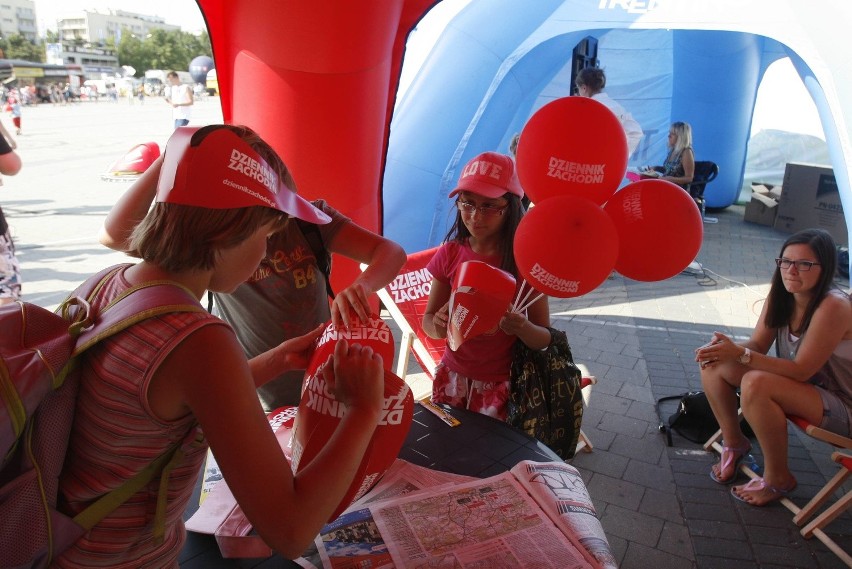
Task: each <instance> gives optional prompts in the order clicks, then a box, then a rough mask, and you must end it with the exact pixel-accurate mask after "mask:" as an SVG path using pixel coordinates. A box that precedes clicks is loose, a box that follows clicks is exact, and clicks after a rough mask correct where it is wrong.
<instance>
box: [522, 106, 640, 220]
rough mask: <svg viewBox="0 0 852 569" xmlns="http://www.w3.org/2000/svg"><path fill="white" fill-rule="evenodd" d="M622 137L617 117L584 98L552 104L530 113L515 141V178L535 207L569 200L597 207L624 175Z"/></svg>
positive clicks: (625, 160) (624, 146) (624, 155)
mask: <svg viewBox="0 0 852 569" xmlns="http://www.w3.org/2000/svg"><path fill="white" fill-rule="evenodd" d="M627 157H628V156H627V136H626V135H625V134H624V128H622V126H621V122H620V121H619V120H618V117H616V116H615V114H613V112H612V111H610V110H609V109H608V108H607V107H606V106H604V105H603V104H602V103H599V102H597V101H595V100H593V99H589V98H587V97H564V98H562V99H556V100H555V101H552V102H550V103H548V104H546V105H544V106H543V107H542V108H540V109H539V110H538V111H536V112H535V114H533V116H532V117H530V120H529V121H528V122H527V124H526V125H525V126H524V128H523V130H522V131H521V138H520V140H519V141H518V155H517V164H518V177H519V178H520V181H521V185H522V186H523V188H524V191H525V192H526V194H527V195H528V196H529V198H530V200H532V201H533V202H534V203H536V204H539V203H541V202H542V201H544V200H546V199H549V198H552V197H554V196H559V195H566V194H570V195H575V196H579V197H583V198H586V199H588V200H591V201H593V202H594V203H596V204H598V205H602V204H603V203H604V202H605V201H606V200H607V199H609V198H610V196H612V194H613V193H614V192H615V190H616V189H617V188H618V186H619V185H620V184H621V181H622V180H623V179H624V173H625V172H626V171H627Z"/></svg>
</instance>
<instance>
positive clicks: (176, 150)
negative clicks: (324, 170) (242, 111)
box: [156, 127, 331, 224]
mask: <svg viewBox="0 0 852 569" xmlns="http://www.w3.org/2000/svg"><path fill="white" fill-rule="evenodd" d="M206 128H209V127H206ZM199 130H200V129H199V128H195V127H180V128H177V129H175V132H174V133H173V134H172V136H171V138H169V142H168V143H167V144H166V150H165V152H164V159H163V166H162V169H161V170H160V179H159V181H158V183H157V198H156V199H157V201H158V202H166V203H175V204H182V205H191V206H197V207H205V208H210V209H231V208H240V207H251V206H264V207H269V208H272V209H277V210H279V211H283V212H285V213H288V214H290V215H292V216H295V217H298V218H299V219H304V220H305V221H309V222H311V223H317V224H323V223H328V222H329V221H331V218H330V217H329V216H328V215H326V214H325V212H322V211H320V210H319V209H317V208H315V207H314V206H313V205H312V204H311V203H310V202H308V201H307V200H305V199H304V198H302V197H301V196H299V195H297V194H296V192H294V191H293V190H292V189H291V188H289V187H287V185H286V184H284V182H283V181H282V180H280V179H279V177H278V175H277V174H276V172H275V170H274V169H273V168H272V167H271V166H270V165H269V164H268V163H267V162H266V160H264V159H263V158H262V157H261V156H260V155H259V154H258V153H257V151H255V150H254V149H253V148H252V147H251V146H250V145H249V144H248V143H246V142H245V141H244V140H243V139H242V138H240V136H239V135H237V133H235V132H234V131H233V130H231V129H229V128H224V127H223V128H217V129H213V130H211V131H210V132H209V133H207V135H206V136H205V137H204V138H203V140H201V141H200V142H198V143H197V144H196V145H195V146H193V145H192V144H191V141H192V137H193V136H194V135H195V133H197V132H198V131H199Z"/></svg>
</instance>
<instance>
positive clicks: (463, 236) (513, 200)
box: [444, 192, 525, 278]
mask: <svg viewBox="0 0 852 569" xmlns="http://www.w3.org/2000/svg"><path fill="white" fill-rule="evenodd" d="M503 197H504V198H505V199H506V200H508V202H509V204H508V205H507V206H506V211H505V212H504V213H503V215H504V216H506V223H504V224H503V228H502V229H501V232H500V233H501V235H500V267H499V268H501V269H503V270H504V271H507V272H509V273H511V274H512V275H514V276H515V278H517V276H518V266H517V265H516V264H515V251H514V246H513V245H514V242H515V230H516V229H517V228H518V224H519V223H520V222H521V218H522V217H524V211H525V210H524V206H523V204H521V198H519V197H518V196H516V195H515V194H511V193H508V192H506V193H505V194H503ZM469 238H470V231H468V230H467V227H465V224H464V221H463V220H462V216H461V212H460V211H459V209H458V207H456V220H455V222H454V223H453V225H452V227H450V230H449V231H448V232H447V236H446V237H444V243H449V242H451V241H455V242H456V243H461V244H464V243H467V240H468V239H469Z"/></svg>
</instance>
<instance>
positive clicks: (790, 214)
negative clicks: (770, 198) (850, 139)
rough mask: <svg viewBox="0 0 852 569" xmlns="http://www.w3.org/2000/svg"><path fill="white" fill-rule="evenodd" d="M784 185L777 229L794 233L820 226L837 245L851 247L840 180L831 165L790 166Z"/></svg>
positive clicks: (776, 223) (776, 218) (785, 174)
mask: <svg viewBox="0 0 852 569" xmlns="http://www.w3.org/2000/svg"><path fill="white" fill-rule="evenodd" d="M782 185H783V187H784V191H783V192H781V198H780V199H779V200H778V214H777V215H776V217H775V229H778V230H781V231H785V232H787V233H795V232H796V231H801V230H802V229H808V228H811V227H818V228H821V229H825V230H826V231H828V232H829V233H830V234H831V236H832V237H834V240H835V241H836V242H837V244H838V245H848V244H849V235H848V232H847V229H846V218H845V217H844V216H843V206H842V205H841V203H840V193H839V192H838V190H837V180H836V179H835V178H834V171H833V170H832V169H831V168H830V167H829V166H819V165H815V164H797V163H789V164H787V168H786V170H785V171H784V183H783V184H782Z"/></svg>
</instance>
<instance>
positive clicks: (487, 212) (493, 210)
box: [456, 200, 509, 217]
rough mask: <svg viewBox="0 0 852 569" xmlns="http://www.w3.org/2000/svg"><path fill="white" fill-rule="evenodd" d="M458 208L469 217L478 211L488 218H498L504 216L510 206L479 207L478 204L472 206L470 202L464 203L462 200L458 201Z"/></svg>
mask: <svg viewBox="0 0 852 569" xmlns="http://www.w3.org/2000/svg"><path fill="white" fill-rule="evenodd" d="M456 207H457V208H459V211H460V212H462V213H466V214H467V215H473V214H474V213H476V212H477V211H478V212H479V213H481V214H482V215H484V216H486V217H497V216H500V215H503V212H505V211H506V208H507V207H509V204H506V205H504V206H501V207H497V206H493V205H481V206H477V205H476V204H472V203H470V202H463V201H461V200H456Z"/></svg>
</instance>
